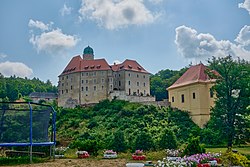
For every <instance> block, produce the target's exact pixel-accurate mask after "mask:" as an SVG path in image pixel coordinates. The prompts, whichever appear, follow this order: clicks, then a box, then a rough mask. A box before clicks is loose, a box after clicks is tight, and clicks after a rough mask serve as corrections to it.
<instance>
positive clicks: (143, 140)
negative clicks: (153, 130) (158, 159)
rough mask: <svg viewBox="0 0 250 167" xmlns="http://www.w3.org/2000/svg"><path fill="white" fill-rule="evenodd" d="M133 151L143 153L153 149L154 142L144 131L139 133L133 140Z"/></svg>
mask: <svg viewBox="0 0 250 167" xmlns="http://www.w3.org/2000/svg"><path fill="white" fill-rule="evenodd" d="M135 149H139V150H145V151H149V150H151V149H154V141H153V139H152V136H151V135H150V134H149V133H147V132H145V131H142V132H140V133H139V134H138V136H137V137H136V139H135Z"/></svg>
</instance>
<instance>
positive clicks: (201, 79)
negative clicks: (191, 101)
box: [167, 63, 218, 89]
mask: <svg viewBox="0 0 250 167" xmlns="http://www.w3.org/2000/svg"><path fill="white" fill-rule="evenodd" d="M206 70H209V68H208V67H206V66H205V65H203V64H202V63H201V64H198V65H195V66H191V67H190V68H189V69H188V70H187V71H186V72H185V73H184V74H183V75H182V76H181V77H180V78H179V79H178V80H177V81H176V82H175V83H174V84H173V85H171V86H170V87H168V88H167V89H173V88H176V87H181V86H185V85H189V84H193V83H206V82H215V79H211V78H209V76H208V75H207V74H206V72H205V71H206ZM213 72H214V73H215V74H218V73H217V72H215V71H213Z"/></svg>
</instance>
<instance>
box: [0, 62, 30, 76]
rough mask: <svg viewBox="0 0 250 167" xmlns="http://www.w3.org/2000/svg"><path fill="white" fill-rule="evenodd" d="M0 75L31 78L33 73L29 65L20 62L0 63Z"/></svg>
mask: <svg viewBox="0 0 250 167" xmlns="http://www.w3.org/2000/svg"><path fill="white" fill-rule="evenodd" d="M0 73H1V74H3V75H4V76H7V77H9V76H13V75H16V76H19V77H30V76H32V75H33V71H32V69H31V68H29V67H28V66H27V65H25V64H23V63H20V62H9V61H6V62H3V63H0Z"/></svg>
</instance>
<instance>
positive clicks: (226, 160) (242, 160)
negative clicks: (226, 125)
mask: <svg viewBox="0 0 250 167" xmlns="http://www.w3.org/2000/svg"><path fill="white" fill-rule="evenodd" d="M222 162H223V164H224V165H226V166H232V165H238V166H246V165H247V163H248V159H247V157H246V156H244V155H241V154H239V153H233V152H232V151H230V152H227V153H225V154H223V155H222Z"/></svg>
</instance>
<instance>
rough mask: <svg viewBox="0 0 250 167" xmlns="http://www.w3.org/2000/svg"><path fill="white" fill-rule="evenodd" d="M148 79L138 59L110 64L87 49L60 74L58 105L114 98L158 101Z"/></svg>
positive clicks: (66, 105)
mask: <svg viewBox="0 0 250 167" xmlns="http://www.w3.org/2000/svg"><path fill="white" fill-rule="evenodd" d="M149 76H150V73H149V72H147V71H146V70H145V69H144V68H143V67H142V66H141V65H140V64H138V63H137V62H136V61H135V60H128V59H127V60H125V61H124V62H123V63H121V64H113V65H109V64H108V63H107V61H106V60H105V59H94V51H93V49H92V48H91V47H89V46H88V47H86V48H85V49H84V51H83V55H82V57H81V56H80V55H78V56H75V57H73V58H72V59H71V61H70V62H69V63H68V65H67V66H66V68H65V69H64V70H63V72H62V73H61V74H60V75H59V82H58V105H59V106H62V107H75V106H76V105H88V104H93V103H98V102H99V101H101V100H104V99H110V100H111V99H114V98H117V99H121V100H128V101H131V102H145V101H155V97H152V96H150V81H149Z"/></svg>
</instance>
